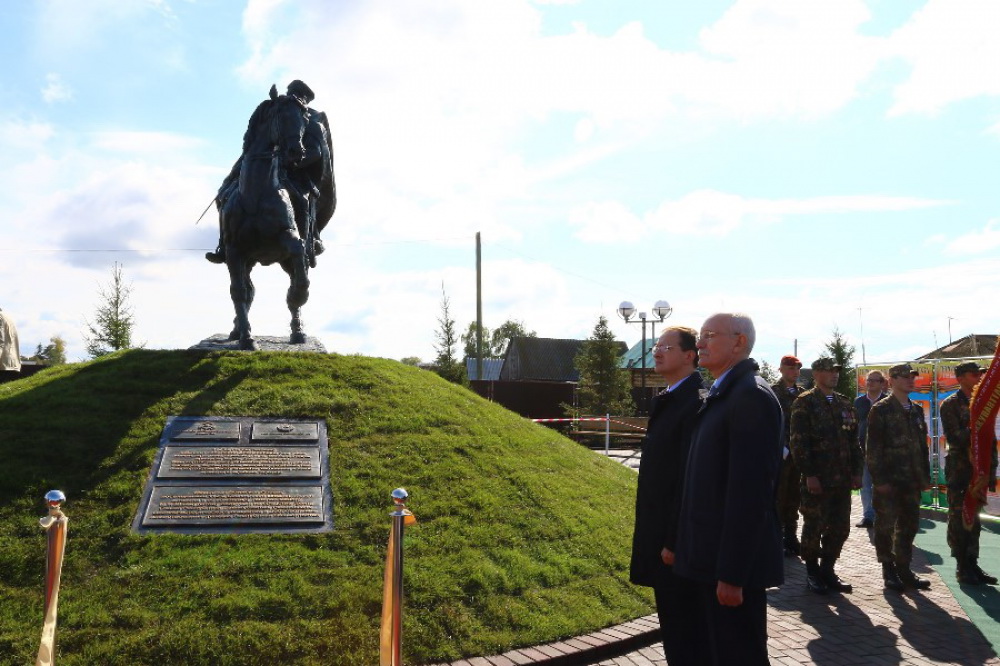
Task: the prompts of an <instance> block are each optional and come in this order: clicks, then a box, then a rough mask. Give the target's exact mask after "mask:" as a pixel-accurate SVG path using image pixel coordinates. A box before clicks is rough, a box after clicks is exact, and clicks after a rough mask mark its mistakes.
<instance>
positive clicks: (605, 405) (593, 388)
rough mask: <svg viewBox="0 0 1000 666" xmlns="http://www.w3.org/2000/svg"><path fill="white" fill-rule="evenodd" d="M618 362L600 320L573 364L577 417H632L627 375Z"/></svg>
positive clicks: (616, 349) (611, 339)
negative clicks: (576, 377)
mask: <svg viewBox="0 0 1000 666" xmlns="http://www.w3.org/2000/svg"><path fill="white" fill-rule="evenodd" d="M619 358H620V353H619V345H618V344H617V343H616V342H615V334H614V333H612V332H611V329H609V328H608V320H607V319H606V318H605V317H603V316H602V317H600V318H599V319H598V320H597V325H596V326H594V332H593V334H591V336H590V337H589V338H588V339H587V341H586V342H584V343H583V346H582V347H581V348H580V352H579V353H578V354H577V356H576V360H575V365H576V369H577V370H578V371H579V372H580V383H579V385H578V387H577V403H578V405H579V409H580V413H583V414H632V413H633V412H634V411H635V405H634V403H633V402H632V395H631V389H630V386H629V379H628V373H627V372H626V371H625V370H623V369H622V368H621V367H620V366H619Z"/></svg>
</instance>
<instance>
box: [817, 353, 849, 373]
mask: <svg viewBox="0 0 1000 666" xmlns="http://www.w3.org/2000/svg"><path fill="white" fill-rule="evenodd" d="M842 368H843V366H842V365H840V364H839V363H837V362H836V361H835V360H833V359H832V358H830V357H829V356H821V357H819V358H818V359H816V360H815V361H813V363H812V369H813V372H816V371H817V370H840V369H842Z"/></svg>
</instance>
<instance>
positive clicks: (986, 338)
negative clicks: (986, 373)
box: [917, 333, 998, 361]
mask: <svg viewBox="0 0 1000 666" xmlns="http://www.w3.org/2000/svg"><path fill="white" fill-rule="evenodd" d="M997 337H998V336H997V335H996V334H995V333H992V334H987V335H981V334H974V335H967V336H965V337H964V338H959V339H958V340H955V341H954V342H949V343H948V344H946V345H945V346H943V347H938V348H937V349H935V350H934V351H932V352H928V353H926V354H924V355H923V356H920V357H918V358H917V360H918V361H926V360H930V359H934V358H969V357H974V356H993V354H994V353H995V352H996V348H997Z"/></svg>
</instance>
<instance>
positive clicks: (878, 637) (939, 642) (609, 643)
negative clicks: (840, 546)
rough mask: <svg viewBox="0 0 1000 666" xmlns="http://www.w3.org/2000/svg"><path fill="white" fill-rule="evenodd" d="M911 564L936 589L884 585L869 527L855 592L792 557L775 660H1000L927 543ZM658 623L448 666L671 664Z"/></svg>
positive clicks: (851, 554) (779, 665) (977, 664)
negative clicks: (816, 587)
mask: <svg viewBox="0 0 1000 666" xmlns="http://www.w3.org/2000/svg"><path fill="white" fill-rule="evenodd" d="M599 453H600V454H601V455H603V454H604V452H603V450H602V451H599ZM609 455H610V457H611V458H612V459H613V460H616V461H618V462H620V463H622V464H624V465H627V466H629V467H631V468H633V469H638V467H639V454H638V452H636V451H631V450H612V451H611V452H610V454H609ZM853 502H854V504H853V505H852V516H851V524H852V525H854V524H856V523H857V522H858V521H859V520H860V518H861V500H860V498H858V497H857V496H855V497H854V498H853ZM942 566H951V563H950V562H947V563H945V564H944V565H942ZM913 569H914V571H916V572H917V573H919V574H920V575H921V576H923V577H925V578H928V579H930V581H931V588H930V589H929V590H925V591H923V592H917V591H914V590H908V591H907V592H906V593H904V594H899V593H897V592H891V591H887V590H884V589H883V586H882V569H881V567H880V566H879V564H878V562H877V561H876V559H875V548H874V546H873V545H872V544H871V540H870V536H869V533H868V531H867V530H863V529H858V528H854V527H852V529H851V534H850V536H849V537H848V540H847V543H846V544H845V546H844V552H843V554H842V556H841V559H840V561H839V563H838V566H837V573H838V574H839V575H840V577H841V578H843V579H844V580H845V581H847V582H849V583H852V584H853V585H854V593H853V594H845V595H839V594H829V595H826V596H820V595H816V594H813V593H811V592H809V591H807V590H806V586H805V565H804V564H803V563H802V561H801V560H799V559H798V558H786V559H785V584H784V585H782V586H781V587H780V588H778V589H774V590H771V591H769V592H768V595H767V596H768V609H767V625H768V636H769V638H768V654H769V655H770V658H771V664H772V665H774V666H802V665H805V664H815V665H817V666H847V665H865V666H867V665H868V664H873V665H876V666H880V665H881V666H889V665H892V666H895V665H898V664H913V665H918V664H919V665H920V666H928V665H930V664H956V665H960V666H1000V659H998V658H997V656H996V654H995V653H994V651H993V648H992V647H991V646H990V643H989V641H987V639H986V638H985V636H983V634H982V632H981V631H980V630H979V629H977V628H976V626H975V625H974V624H973V623H972V622H971V621H970V620H969V616H968V615H967V614H966V613H965V611H964V610H962V607H961V606H960V605H959V603H958V601H956V599H955V597H954V596H953V595H952V593H951V591H950V590H949V589H948V587H947V586H946V585H945V583H944V582H943V581H942V580H941V577H940V576H939V575H938V574H937V572H935V571H934V570H933V569H932V568H931V567H930V566H929V565H928V563H927V560H926V558H925V557H924V555H923V552H922V551H920V550H919V549H918V550H915V551H914V561H913ZM990 589H991V590H992V589H994V588H990ZM658 627H659V625H658V623H657V621H656V616H655V615H652V616H647V617H644V618H637V619H636V620H633V621H632V622H627V623H625V624H622V625H618V626H616V627H608V628H606V629H603V630H600V631H595V632H592V633H590V634H587V635H585V636H577V637H575V638H569V639H565V640H562V641H558V642H555V643H550V644H547V645H536V646H534V647H528V648H520V649H517V650H510V651H509V652H505V653H504V654H502V655H494V656H489V657H473V658H470V659H467V660H466V659H462V660H459V661H457V662H452V663H451V664H450V665H447V666H543V665H545V666H570V665H572V666H665V665H666V663H667V662H666V659H664V657H663V645H662V644H661V643H658V642H656V640H657V638H658V635H659V632H658ZM442 666H444V665H442Z"/></svg>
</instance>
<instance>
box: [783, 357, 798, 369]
mask: <svg viewBox="0 0 1000 666" xmlns="http://www.w3.org/2000/svg"><path fill="white" fill-rule="evenodd" d="M780 365H796V366H798V367H800V368H801V367H802V361H800V360H799V359H797V358H795V357H794V356H792V355H791V354H788V355H786V356H782V357H781V364H780Z"/></svg>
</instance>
